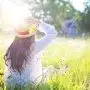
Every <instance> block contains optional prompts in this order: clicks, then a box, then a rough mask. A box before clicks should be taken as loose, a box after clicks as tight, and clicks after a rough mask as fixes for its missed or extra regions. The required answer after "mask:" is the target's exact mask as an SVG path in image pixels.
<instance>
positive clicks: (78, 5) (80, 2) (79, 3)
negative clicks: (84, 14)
mask: <svg viewBox="0 0 90 90" xmlns="http://www.w3.org/2000/svg"><path fill="white" fill-rule="evenodd" d="M70 1H71V2H72V4H73V6H74V7H75V9H77V10H79V11H83V10H84V1H85V0H70Z"/></svg>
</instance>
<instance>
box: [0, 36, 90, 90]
mask: <svg viewBox="0 0 90 90" xmlns="http://www.w3.org/2000/svg"><path fill="white" fill-rule="evenodd" d="M0 38H1V37H0ZM4 40H5V39H4ZM2 42H3V41H2ZM6 48H7V45H6V42H5V41H4V43H2V44H0V73H2V74H4V68H5V64H4V60H3V55H4V53H5V51H6ZM42 64H43V66H44V67H46V66H49V65H53V66H54V67H55V68H58V69H61V68H64V67H68V68H69V69H68V71H67V72H66V73H64V74H59V73H55V74H53V75H52V77H51V78H50V79H49V80H48V82H47V83H46V84H42V83H40V84H39V85H37V86H34V87H32V86H30V84H28V83H27V87H26V88H24V87H20V86H13V87H12V89H10V88H9V89H7V90H90V40H89V39H88V40H83V39H76V40H72V39H64V38H62V39H61V38H57V39H56V40H54V41H53V42H52V43H51V44H50V45H49V46H48V47H47V48H46V49H45V52H43V56H42ZM3 82H4V79H3V75H0V86H2V87H3ZM5 87H6V86H4V90H6V89H5ZM14 87H15V89H14ZM21 88H22V89H21ZM0 90H3V89H2V88H0Z"/></svg>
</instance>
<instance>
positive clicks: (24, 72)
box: [4, 20, 57, 84]
mask: <svg viewBox="0 0 90 90" xmlns="http://www.w3.org/2000/svg"><path fill="white" fill-rule="evenodd" d="M35 22H36V21H35ZM35 22H34V20H33V21H30V20H29V24H27V25H25V26H23V25H22V26H19V28H16V30H15V33H16V36H15V39H14V41H13V42H12V44H11V45H10V47H9V48H8V50H7V52H6V54H5V56H4V59H5V62H6V70H5V82H6V83H8V84H25V83H27V82H30V83H33V84H37V83H39V82H40V81H41V79H42V63H41V58H40V55H41V51H42V50H43V49H44V48H45V47H46V46H47V45H48V44H49V43H50V42H51V41H52V39H53V38H54V37H55V36H56V34H57V32H56V30H55V28H54V27H53V26H52V25H49V24H46V23H44V22H40V21H38V22H36V23H35ZM32 23H33V24H34V26H33V25H32ZM38 25H39V26H38ZM28 26H33V28H31V27H29V28H28ZM29 29H30V30H29ZM36 30H39V31H40V32H43V33H45V36H44V37H43V38H42V39H40V40H36V38H35V36H36Z"/></svg>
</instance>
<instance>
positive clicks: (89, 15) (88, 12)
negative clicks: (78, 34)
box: [80, 0, 90, 33]
mask: <svg viewBox="0 0 90 90" xmlns="http://www.w3.org/2000/svg"><path fill="white" fill-rule="evenodd" d="M80 26H81V29H82V32H86V33H87V32H89V33H90V0H86V2H85V10H84V12H83V13H81V20H80Z"/></svg>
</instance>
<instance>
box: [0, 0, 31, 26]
mask: <svg viewBox="0 0 90 90" xmlns="http://www.w3.org/2000/svg"><path fill="white" fill-rule="evenodd" d="M1 5H2V23H3V25H4V27H5V26H6V28H7V27H8V28H9V27H11V26H12V27H16V26H18V25H19V24H22V23H24V22H23V21H24V19H25V18H26V17H28V16H31V13H30V11H29V8H28V5H27V4H23V3H22V4H21V3H20V4H16V3H15V2H14V3H13V2H11V1H8V0H7V1H2V2H1Z"/></svg>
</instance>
